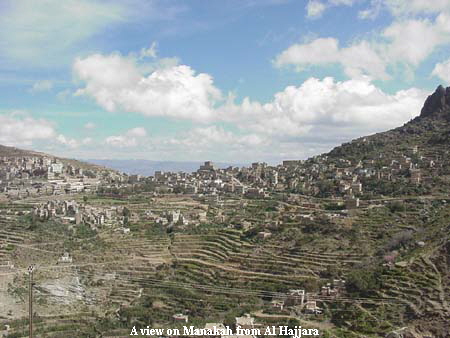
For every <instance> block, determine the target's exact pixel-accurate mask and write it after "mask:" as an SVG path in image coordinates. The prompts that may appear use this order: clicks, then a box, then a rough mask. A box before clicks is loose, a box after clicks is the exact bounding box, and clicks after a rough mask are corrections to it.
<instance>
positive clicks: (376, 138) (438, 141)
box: [326, 86, 450, 160]
mask: <svg viewBox="0 0 450 338" xmlns="http://www.w3.org/2000/svg"><path fill="white" fill-rule="evenodd" d="M449 144H450V87H448V88H444V87H442V86H439V87H437V89H436V90H435V92H434V93H433V94H431V95H430V96H428V98H427V99H426V101H425V103H424V106H423V108H422V110H421V113H420V115H419V116H417V117H416V118H414V119H412V120H411V121H409V122H407V123H406V124H404V125H403V126H401V127H398V128H395V129H392V130H389V131H386V132H381V133H377V134H374V135H370V136H365V137H361V138H358V139H356V140H353V141H351V142H349V143H344V144H343V145H341V146H338V147H336V148H334V149H333V150H332V151H331V152H329V153H328V154H326V155H328V156H329V157H331V158H337V157H343V158H353V159H356V158H359V159H360V160H364V159H367V158H376V157H378V156H379V155H380V154H385V155H392V154H393V153H400V152H405V151H407V150H410V149H412V148H413V147H417V148H418V149H420V150H421V153H422V156H429V157H430V158H432V159H438V158H442V157H445V156H447V155H448V145H449Z"/></svg>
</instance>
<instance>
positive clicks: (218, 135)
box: [165, 126, 268, 149]
mask: <svg viewBox="0 0 450 338" xmlns="http://www.w3.org/2000/svg"><path fill="white" fill-rule="evenodd" d="M267 142H268V140H267V139H264V137H262V136H260V135H256V134H244V135H237V134H235V133H233V132H231V131H228V130H225V129H224V128H222V127H219V126H209V127H199V128H194V129H192V130H191V131H189V132H188V133H186V135H183V136H181V137H177V138H171V139H169V140H167V141H166V142H165V143H168V144H172V145H183V146H187V147H195V148H200V149H202V148H203V149H205V148H216V147H217V146H218V145H219V146H225V147H227V148H229V147H232V148H236V147H255V146H260V145H263V144H264V143H267Z"/></svg>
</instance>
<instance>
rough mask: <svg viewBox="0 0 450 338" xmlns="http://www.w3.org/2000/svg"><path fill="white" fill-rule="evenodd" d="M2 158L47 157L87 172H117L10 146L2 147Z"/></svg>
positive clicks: (0, 153) (96, 165) (100, 166)
mask: <svg viewBox="0 0 450 338" xmlns="http://www.w3.org/2000/svg"><path fill="white" fill-rule="evenodd" d="M0 157H10V158H11V157H47V158H54V159H57V160H59V161H61V162H62V163H64V164H70V165H72V166H74V167H77V168H81V169H85V170H95V171H98V170H110V171H115V170H114V169H108V168H107V167H105V166H103V165H100V164H93V163H88V162H85V161H78V160H74V159H68V158H61V157H57V156H53V155H49V154H45V153H41V152H37V151H33V150H25V149H20V148H16V147H9V146H3V145H0Z"/></svg>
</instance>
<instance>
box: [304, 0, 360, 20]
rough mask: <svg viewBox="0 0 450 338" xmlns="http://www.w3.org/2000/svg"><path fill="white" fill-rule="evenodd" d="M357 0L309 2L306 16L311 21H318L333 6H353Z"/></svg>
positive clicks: (318, 0)
mask: <svg viewBox="0 0 450 338" xmlns="http://www.w3.org/2000/svg"><path fill="white" fill-rule="evenodd" d="M355 2H356V0H328V1H320V0H309V1H308V3H307V4H306V7H305V9H306V16H307V17H308V18H310V19H316V18H319V17H321V16H322V14H323V13H324V12H325V11H326V10H327V9H328V8H330V7H333V6H342V5H344V6H352V5H353V4H354V3H355Z"/></svg>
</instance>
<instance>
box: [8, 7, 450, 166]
mask: <svg viewBox="0 0 450 338" xmlns="http://www.w3.org/2000/svg"><path fill="white" fill-rule="evenodd" d="M0 14H1V16H2V20H0V72H1V76H0V93H1V94H0V144H5V145H14V146H19V147H24V148H30V149H36V150H40V151H45V152H49V153H53V154H56V155H61V156H66V157H76V158H119V159H127V158H130V159H131V158H139V159H150V160H181V161H182V160H207V159H212V160H215V161H228V162H233V161H234V162H249V161H267V162H269V163H277V162H278V161H280V160H282V159H291V158H294V159H298V158H306V157H308V156H311V155H314V154H318V153H321V152H324V151H328V150H329V149H331V148H332V147H333V146H335V145H338V144H340V143H341V142H344V141H348V140H350V139H352V138H355V137H359V136H362V135H366V134H370V133H374V132H378V131H383V130H387V129H390V128H393V127H396V126H398V125H401V124H403V123H404V122H407V121H408V120H410V119H411V118H413V117H414V116H416V115H417V114H419V113H420V108H421V106H422V104H423V101H424V99H425V98H426V96H427V95H428V94H430V92H431V91H433V90H434V88H435V87H436V86H437V85H438V84H440V83H442V84H443V85H447V84H448V82H449V81H450V57H449V51H450V2H449V1H447V0H436V1H433V2H431V3H430V2H429V1H425V0H411V1H400V0H368V1H366V0H312V1H298V0H222V1H218V0H211V1H201V0H192V1H176V0H164V1H163V0H121V1H114V0H110V1H100V0H64V1H61V0H40V1H31V0H19V1H12V0H5V1H3V2H1V4H0Z"/></svg>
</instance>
